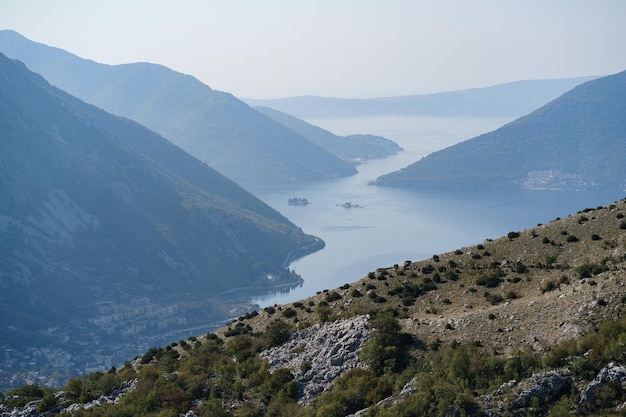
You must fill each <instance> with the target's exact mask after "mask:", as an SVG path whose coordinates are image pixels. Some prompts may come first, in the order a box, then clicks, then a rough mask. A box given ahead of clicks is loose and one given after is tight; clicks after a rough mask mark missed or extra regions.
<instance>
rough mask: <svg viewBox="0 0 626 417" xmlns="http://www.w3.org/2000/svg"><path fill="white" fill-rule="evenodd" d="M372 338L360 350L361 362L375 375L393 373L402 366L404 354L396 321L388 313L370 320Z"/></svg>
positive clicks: (401, 338) (403, 346)
mask: <svg viewBox="0 0 626 417" xmlns="http://www.w3.org/2000/svg"><path fill="white" fill-rule="evenodd" d="M371 326H372V327H373V329H374V330H373V332H372V337H371V338H370V340H369V341H368V342H367V343H365V345H364V346H363V348H362V350H361V355H360V356H361V360H363V361H364V362H365V363H366V364H367V365H368V366H369V367H370V369H371V370H372V371H373V372H374V373H375V374H377V375H382V374H384V373H386V372H393V371H395V370H397V369H398V368H400V367H401V366H402V365H403V364H404V356H405V352H406V347H405V344H404V343H403V335H402V333H401V332H400V330H401V327H400V323H399V322H398V320H397V319H396V318H395V317H394V316H393V315H392V314H391V313H389V312H385V313H379V314H377V315H376V317H375V318H373V319H372V322H371Z"/></svg>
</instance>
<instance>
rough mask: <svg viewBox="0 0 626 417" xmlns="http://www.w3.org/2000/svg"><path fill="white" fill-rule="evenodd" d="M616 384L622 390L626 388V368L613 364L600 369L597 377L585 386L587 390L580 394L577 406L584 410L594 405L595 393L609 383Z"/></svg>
mask: <svg viewBox="0 0 626 417" xmlns="http://www.w3.org/2000/svg"><path fill="white" fill-rule="evenodd" d="M612 382H613V383H618V384H620V385H621V386H622V389H625V388H626V367H625V366H623V365H618V364H616V363H615V362H611V363H609V364H608V365H607V366H605V367H604V368H602V369H601V370H600V372H598V375H596V377H595V378H594V379H593V381H591V382H590V383H589V385H587V388H586V389H585V391H584V392H583V393H582V395H581V398H580V402H579V406H580V407H581V408H583V409H584V408H586V407H588V406H590V405H594V404H595V402H596V393H597V392H598V390H600V389H602V388H603V387H604V386H606V385H607V384H609V383H612Z"/></svg>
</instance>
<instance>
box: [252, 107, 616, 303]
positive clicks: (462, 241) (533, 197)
mask: <svg viewBox="0 0 626 417" xmlns="http://www.w3.org/2000/svg"><path fill="white" fill-rule="evenodd" d="M511 120H512V119H503V118H435V117H409V116H380V117H364V118H335V119H315V120H313V119H310V120H307V121H309V122H311V123H313V124H315V125H317V126H320V127H323V128H325V129H327V130H330V131H332V132H333V133H335V134H339V135H348V134H355V133H371V134H377V135H382V136H385V137H387V138H389V139H392V140H394V141H396V142H397V143H398V144H399V145H400V146H402V147H403V148H404V149H405V151H404V152H401V153H399V154H397V155H394V156H392V157H389V158H385V159H381V160H374V161H370V162H368V163H367V164H364V165H360V166H358V167H357V168H358V171H359V172H358V174H357V175H355V176H352V177H350V178H342V179H337V180H333V181H324V182H315V183H309V184H306V185H302V184H299V185H287V186H285V187H280V188H273V189H264V190H261V191H259V190H257V191H256V192H255V193H256V195H257V196H258V197H259V198H261V199H262V200H263V201H265V202H266V203H267V204H269V205H270V206H272V207H273V208H275V209H276V210H278V211H280V212H281V213H282V214H283V215H285V216H286V217H287V218H288V219H289V220H290V221H292V222H293V223H295V224H296V225H298V226H300V227H301V228H302V229H303V230H304V231H305V232H306V233H309V234H313V235H315V236H318V237H320V238H321V239H323V240H324V241H325V242H326V247H325V248H324V249H323V250H321V251H318V252H316V253H314V254H311V255H309V256H307V257H305V258H302V259H299V260H297V261H295V262H294V263H292V264H291V266H290V268H292V269H294V270H295V271H296V272H297V273H298V274H299V275H301V276H302V278H303V279H304V284H302V285H301V286H299V287H297V288H295V289H292V290H291V291H289V292H284V293H278V294H270V295H266V296H260V297H257V298H255V299H254V302H255V303H257V304H259V306H260V307H265V306H268V305H274V304H284V303H289V302H293V301H296V300H299V299H302V298H305V297H309V296H311V295H314V294H315V293H316V292H318V291H322V290H324V289H329V290H330V289H334V288H337V287H339V286H341V285H343V284H345V283H349V282H353V281H356V280H358V279H360V278H362V277H364V276H365V275H367V273H368V272H370V271H374V270H375V269H376V268H379V267H388V266H393V265H394V264H401V263H402V262H404V261H405V260H413V261H417V260H422V259H426V258H431V257H432V256H433V255H435V254H440V253H444V252H449V251H454V250H455V249H458V248H461V247H463V246H471V245H476V244H478V243H481V242H483V241H484V240H485V239H488V238H493V239H495V238H499V237H501V236H503V235H506V234H507V233H508V232H509V231H513V230H516V231H517V230H523V229H528V228H532V227H534V226H536V225H537V224H539V223H548V222H549V221H551V220H554V219H555V218H556V217H566V216H568V215H570V214H575V213H576V212H578V211H579V210H582V209H584V208H587V207H597V206H601V205H607V204H610V203H612V202H614V201H617V200H619V199H621V198H624V192H619V191H611V192H607V191H584V192H583V191H532V190H502V189H497V190H480V191H479V190H465V189H454V190H428V191H423V190H421V191H417V190H411V189H402V188H392V187H380V186H373V185H368V183H369V182H370V181H372V180H374V179H376V178H377V177H378V176H380V175H382V174H386V173H389V172H392V171H396V170H398V169H400V168H403V167H405V166H407V165H409V164H410V163H412V162H414V161H417V160H419V159H420V158H422V157H423V156H426V155H427V154H429V153H432V152H434V151H437V150H439V149H443V148H445V147H447V146H451V145H453V144H455V143H458V142H460V141H462V140H465V139H469V138H472V137H474V136H476V135H479V134H481V133H486V132H488V131H491V130H495V129H497V128H498V127H500V126H502V125H503V124H505V123H507V122H509V121H511ZM291 197H303V198H307V199H308V200H309V202H310V203H311V204H310V205H308V206H290V205H288V202H287V201H288V199H289V198H291ZM345 202H351V203H352V205H353V208H344V207H342V204H343V203H345ZM354 205H358V206H359V207H354Z"/></svg>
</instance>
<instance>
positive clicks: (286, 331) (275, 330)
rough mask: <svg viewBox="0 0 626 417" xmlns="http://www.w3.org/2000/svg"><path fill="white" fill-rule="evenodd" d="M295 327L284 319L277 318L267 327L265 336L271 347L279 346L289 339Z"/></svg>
mask: <svg viewBox="0 0 626 417" xmlns="http://www.w3.org/2000/svg"><path fill="white" fill-rule="evenodd" d="M292 330H293V327H292V325H291V324H289V323H287V322H284V321H282V320H275V321H273V322H272V323H270V324H269V325H268V326H267V327H266V328H265V333H264V335H263V336H264V338H265V340H267V343H268V345H269V347H272V346H278V345H280V344H283V343H285V342H286V341H287V340H289V336H290V335H291V331H292Z"/></svg>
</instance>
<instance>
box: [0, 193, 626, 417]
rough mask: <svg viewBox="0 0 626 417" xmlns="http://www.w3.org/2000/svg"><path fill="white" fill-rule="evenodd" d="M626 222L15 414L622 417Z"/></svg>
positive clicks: (401, 273) (279, 308)
mask: <svg viewBox="0 0 626 417" xmlns="http://www.w3.org/2000/svg"><path fill="white" fill-rule="evenodd" d="M625 219H626V200H621V201H618V202H615V203H613V204H610V205H607V206H604V207H597V208H586V209H583V210H581V211H579V212H578V213H576V214H574V215H571V216H568V217H566V218H563V219H560V218H557V219H555V220H553V221H550V222H548V223H546V224H539V225H536V226H533V227H532V228H530V229H527V230H523V231H511V232H509V233H508V234H507V235H506V236H502V237H500V238H496V239H486V240H485V241H483V242H481V243H478V244H475V245H472V246H468V247H463V248H459V249H457V250H455V251H453V252H448V253H440V254H436V255H433V256H432V257H431V258H429V259H423V260H420V261H416V262H413V261H410V260H407V261H404V262H401V263H399V264H396V265H393V266H387V267H382V268H378V269H377V270H375V271H371V272H370V273H369V274H368V275H367V276H365V277H363V278H361V279H360V280H358V281H356V282H352V283H350V284H345V285H343V286H341V287H340V288H336V289H331V290H327V291H323V292H320V293H318V294H316V295H313V296H311V297H309V298H306V299H303V300H299V301H296V302H293V303H289V304H285V305H276V306H271V307H267V308H265V309H264V310H262V311H258V312H250V313H246V314H245V315H243V316H241V317H239V318H238V319H236V320H233V321H232V322H231V323H230V324H228V325H227V326H225V327H223V328H221V329H219V330H218V331H216V332H211V333H208V334H206V335H200V336H197V337H192V338H190V339H187V340H181V341H179V342H174V343H171V344H170V345H168V346H166V347H154V348H152V349H149V350H147V351H146V352H145V353H144V355H143V356H141V357H137V358H136V359H135V360H133V361H132V362H131V361H128V362H127V363H126V364H125V365H124V366H123V367H121V368H120V369H112V370H110V371H109V372H107V373H99V374H91V375H87V376H85V377H84V378H81V379H78V378H77V379H74V380H72V381H70V382H69V383H68V384H67V385H66V386H65V387H63V389H62V391H61V392H57V390H56V389H54V390H53V389H50V388H47V389H46V388H43V387H37V386H32V385H31V386H25V387H21V388H18V389H16V390H13V391H10V392H8V393H7V394H8V395H7V396H6V398H5V399H4V401H3V400H2V398H0V412H4V413H5V414H6V415H11V416H13V415H19V416H33V415H44V414H43V413H46V412H49V413H50V414H60V415H66V414H64V413H66V412H71V413H72V414H73V415H80V416H90V415H92V416H119V415H132V416H144V415H146V416H148V415H186V416H227V415H233V416H249V415H256V416H281V417H283V416H284V417H287V416H289V417H298V416H302V417H310V416H326V415H330V416H347V415H376V416H385V417H386V416H444V415H445V416H452V415H456V416H462V415H465V416H476V417H484V416H498V417H515V416H527V415H532V416H568V415H594V416H619V415H622V414H623V408H624V401H626V393H625V392H624V389H623V386H624V385H623V384H624V383H625V382H626V366H625V365H626V364H625V360H626V356H625V352H624V341H625V340H626V319H625V318H624V312H625V306H626V290H625V287H624V278H626V246H625V245H626V220H625ZM59 388H60V387H59ZM32 400H34V402H29V401H32ZM3 402H4V404H5V405H4V406H3V405H2V403H3ZM15 407H17V408H15ZM20 407H22V408H20ZM37 412H38V413H39V414H37ZM50 414H45V415H50Z"/></svg>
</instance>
